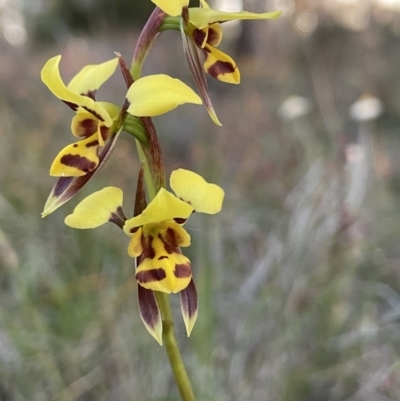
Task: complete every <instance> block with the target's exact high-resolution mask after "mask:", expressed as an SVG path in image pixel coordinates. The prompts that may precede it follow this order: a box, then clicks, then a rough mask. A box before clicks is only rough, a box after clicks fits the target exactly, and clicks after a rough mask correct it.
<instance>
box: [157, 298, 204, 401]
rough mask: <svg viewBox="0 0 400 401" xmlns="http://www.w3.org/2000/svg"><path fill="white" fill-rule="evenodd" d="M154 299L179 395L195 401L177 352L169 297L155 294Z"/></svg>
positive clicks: (179, 353)
mask: <svg viewBox="0 0 400 401" xmlns="http://www.w3.org/2000/svg"><path fill="white" fill-rule="evenodd" d="M156 298H157V302H158V306H159V307H160V310H161V315H162V326H163V339H164V344H165V347H166V349H167V354H168V359H169V363H170V364H171V368H172V370H173V372H174V376H175V380H176V383H177V385H178V388H179V393H180V395H181V398H182V400H183V401H196V397H195V396H194V392H193V388H192V383H191V382H190V379H189V375H188V373H187V370H186V367H185V364H184V362H183V358H182V354H181V351H180V350H179V345H178V341H177V340H176V335H175V329H174V321H173V318H172V311H171V306H170V302H169V297H168V295H167V294H164V293H162V292H157V293H156Z"/></svg>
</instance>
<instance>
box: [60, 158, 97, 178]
mask: <svg viewBox="0 0 400 401" xmlns="http://www.w3.org/2000/svg"><path fill="white" fill-rule="evenodd" d="M60 162H61V164H64V166H69V167H75V168H77V169H78V170H81V171H83V172H84V173H88V172H89V171H92V170H93V169H95V168H96V163H95V162H93V161H91V160H89V159H87V158H86V157H82V156H79V155H71V154H68V155H64V156H63V157H62V158H61V160H60Z"/></svg>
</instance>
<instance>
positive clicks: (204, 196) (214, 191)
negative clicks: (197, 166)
mask: <svg viewBox="0 0 400 401" xmlns="http://www.w3.org/2000/svg"><path fill="white" fill-rule="evenodd" d="M170 185H171V188H172V189H173V191H174V192H175V195H174V194H173V193H172V192H169V191H167V190H166V189H165V188H161V189H160V190H159V192H158V193H157V195H156V196H155V198H154V199H153V200H152V201H151V202H150V203H149V204H148V205H147V207H146V208H145V209H144V210H143V211H142V212H141V213H140V214H139V215H137V216H135V217H133V218H131V219H128V220H127V219H126V217H125V215H124V213H123V211H122V200H123V199H122V191H121V190H120V189H119V188H116V187H107V188H104V189H102V190H100V191H98V192H95V193H93V194H92V195H90V196H88V197H87V198H85V199H84V200H83V201H82V202H81V203H80V204H79V205H78V206H77V207H76V208H75V210H74V212H73V213H72V214H70V215H69V216H67V217H66V219H65V224H67V225H68V226H70V227H73V228H80V229H86V228H95V227H98V226H100V225H102V224H104V223H106V222H113V223H115V224H117V225H118V226H119V227H123V230H124V232H125V234H127V235H128V236H130V237H131V240H130V243H129V246H128V254H129V255H130V256H131V257H133V258H136V259H137V269H136V280H137V281H138V284H139V286H140V287H142V289H141V290H140V293H139V305H140V310H141V316H142V320H143V321H144V323H145V325H146V328H147V329H148V330H149V332H150V333H151V334H152V335H153V337H154V338H156V340H157V341H159V342H160V341H161V340H160V339H161V335H160V331H159V330H160V327H162V325H161V326H160V324H161V321H160V320H159V319H158V317H157V315H156V312H155V309H156V308H155V304H156V300H155V298H154V299H153V298H152V296H151V295H150V294H148V293H147V292H146V291H143V289H145V290H148V291H160V292H164V293H168V294H170V293H177V292H181V309H182V314H183V318H184V322H185V326H186V330H187V333H188V335H190V332H191V330H192V328H193V326H194V323H195V321H196V318H197V293H196V287H195V284H194V281H193V278H192V269H191V263H190V261H189V259H188V258H187V257H186V256H184V255H183V254H182V252H181V250H180V248H181V247H187V246H189V245H190V236H189V234H188V233H187V232H186V230H185V229H184V228H183V227H182V225H183V224H184V223H185V222H186V221H187V219H188V218H189V216H190V215H191V214H192V213H193V212H194V211H196V212H200V213H207V214H215V213H218V212H219V211H220V210H221V206H222V202H223V198H224V191H223V190H222V189H221V188H220V187H219V186H217V185H215V184H210V183H207V182H206V181H205V180H204V179H203V178H202V177H201V176H199V175H198V174H196V173H194V172H192V171H188V170H184V169H178V170H175V171H173V172H172V174H171V178H170ZM144 300H147V301H148V302H150V305H151V309H152V312H150V311H148V310H147V309H146V308H147V306H146V302H147V301H146V302H145V301H144Z"/></svg>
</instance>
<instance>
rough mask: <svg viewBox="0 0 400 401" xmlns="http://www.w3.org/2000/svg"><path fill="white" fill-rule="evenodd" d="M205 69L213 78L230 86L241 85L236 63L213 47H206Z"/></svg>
mask: <svg viewBox="0 0 400 401" xmlns="http://www.w3.org/2000/svg"><path fill="white" fill-rule="evenodd" d="M203 51H204V55H205V61H204V69H205V71H206V72H207V73H208V74H210V75H211V76H212V77H213V78H215V79H218V80H219V81H222V82H226V83H229V84H239V83H240V72H239V69H238V68H237V66H236V63H235V62H234V61H233V60H232V59H231V58H230V57H229V56H228V55H227V54H225V53H224V52H222V51H221V50H218V49H216V48H215V47H213V46H209V45H205V46H204V49H203Z"/></svg>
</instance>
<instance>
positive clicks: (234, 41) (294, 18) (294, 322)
mask: <svg viewBox="0 0 400 401" xmlns="http://www.w3.org/2000/svg"><path fill="white" fill-rule="evenodd" d="M27 3H29V4H27ZM129 3H131V4H132V11H130V8H129V6H130V5H129ZM136 3H137V4H136ZM148 3H150V2H147V1H146V2H145V1H141V2H122V1H121V2H105V1H104V2H94V1H92V2H90V1H87V2H80V1H79V2H78V1H76V2H73V1H70V2H66V1H59V2H58V1H53V2H44V1H43V2H39V1H36V2H33V1H32V2H26V3H22V2H7V1H4V2H2V3H1V4H2V6H4V5H5V6H4V7H3V8H2V9H1V12H2V16H3V19H2V25H1V28H2V30H3V33H4V37H1V39H0V51H1V63H0V86H1V91H0V138H1V146H0V160H1V165H2V169H1V171H0V287H1V292H0V400H5V401H25V400H26V401H42V400H65V401H75V400H76V401H106V400H107V401H110V400H118V401H125V400H126V401H128V400H129V401H142V400H153V401H155V400H157V401H171V400H176V399H177V397H178V395H177V391H176V389H175V384H174V382H173V380H172V376H171V372H170V369H169V367H168V363H167V358H166V355H165V353H164V350H163V349H162V348H160V347H159V346H158V345H157V343H156V342H155V341H154V340H153V339H152V338H151V337H150V336H149V335H148V333H147V332H146V330H145V328H144V327H143V325H142V323H141V321H140V318H139V315H138V312H137V302H136V286H135V283H134V280H133V275H134V274H133V273H134V272H133V269H134V266H133V260H132V259H130V258H129V257H128V256H127V254H126V246H127V238H125V237H124V236H123V235H122V233H121V232H119V230H118V229H117V228H115V227H114V226H106V227H103V228H100V229H97V230H90V231H76V230H72V229H70V228H68V227H66V226H64V224H63V219H64V216H65V215H66V214H68V213H70V211H71V210H72V209H73V207H74V205H76V204H77V202H78V200H79V199H82V197H83V196H85V195H87V194H89V193H91V192H92V191H94V190H97V189H100V188H102V187H104V186H106V185H115V186H121V187H122V188H123V189H124V191H125V192H126V196H125V205H126V210H129V209H132V208H133V193H134V187H135V178H134V177H135V176H136V173H137V169H138V163H137V157H136V154H135V147H134V143H133V141H132V138H131V137H130V136H129V135H125V136H123V137H122V138H121V139H120V141H119V142H118V144H117V147H116V149H115V151H114V153H113V155H112V157H111V159H110V161H109V162H108V164H107V165H106V167H105V168H104V169H103V170H102V171H101V173H99V174H98V175H97V176H96V177H95V178H94V179H93V180H92V181H91V182H90V184H89V185H88V186H87V187H85V189H84V190H83V191H82V193H81V194H78V195H77V197H76V198H74V199H73V200H72V201H70V202H69V203H68V204H67V205H65V207H63V208H61V209H60V210H59V211H57V212H55V213H54V214H53V215H51V216H49V217H47V218H46V219H40V212H41V211H42V208H43V204H44V202H45V200H46V198H47V195H48V193H49V192H50V189H51V186H52V185H53V183H54V179H52V178H50V177H49V176H48V169H49V166H50V163H51V162H52V160H53V158H54V157H55V155H56V154H57V152H58V151H59V150H60V149H61V148H62V147H63V146H65V145H66V144H68V143H69V142H70V140H71V138H72V137H71V136H70V135H71V134H70V129H69V124H70V119H71V117H72V112H71V111H70V110H69V109H68V108H67V107H66V106H65V105H64V104H62V102H60V101H58V100H57V99H56V98H54V97H53V96H52V95H51V93H49V92H48V91H47V89H46V88H45V87H44V85H43V84H42V83H41V82H40V79H39V75H40V69H41V67H42V66H43V64H44V63H45V61H46V60H47V59H48V58H49V57H50V56H52V55H55V54H63V58H62V72H63V76H64V77H66V79H68V78H70V77H72V76H73V75H74V74H75V73H76V72H77V70H79V69H80V68H81V67H82V66H83V65H85V64H88V63H96V62H101V61H104V60H106V59H110V58H112V57H113V52H114V51H119V52H121V53H122V54H123V56H124V57H125V58H126V60H127V62H129V61H130V57H131V54H132V52H133V48H134V45H135V42H136V38H137V35H138V33H139V29H140V26H139V25H135V24H134V23H133V22H132V25H130V24H129V23H128V22H129V21H131V18H132V21H134V18H136V15H139V14H140V12H142V16H145V15H147V14H146V13H148V12H149V10H150V9H151V7H149V6H148ZM315 3H317V4H315ZM386 3H387V4H389V3H388V2H386ZM32 4H36V5H37V7H36V8H35V9H33V8H32V7H33V6H32ZM139 4H140V6H141V7H143V10H142V11H136V10H135V9H134V6H138V5H139ZM142 4H143V5H142ZM393 4H395V3H393ZM16 5H19V7H20V8H19V10H20V12H21V14H20V17H19V18H22V21H25V22H26V24H25V25H24V26H23V29H26V30H27V31H26V32H27V36H26V41H25V42H24V41H16V40H15V36H12V33H13V32H14V34H17V35H20V34H21V31H20V30H18V29H17V28H16V27H15V26H14V28H13V29H14V31H12V30H11V31H10V30H8V31H7V29H9V28H10V26H11V25H10V21H8V22H7V21H6V20H5V17H4V16H6V15H10V10H11V11H12V10H14V8H13V7H16ZM114 5H115V7H117V8H114ZM264 5H265V4H264V2H255V1H248V2H247V3H246V4H245V8H247V9H253V10H257V11H260V10H261V9H262V8H263V6H264ZM266 5H267V7H268V9H269V10H272V9H276V8H279V7H281V8H282V9H283V10H284V16H283V17H282V18H281V19H280V20H277V21H271V22H254V23H253V24H252V25H248V24H245V25H243V30H242V32H241V33H240V32H239V34H238V35H237V31H235V28H234V27H227V30H226V31H227V32H226V33H227V34H229V32H228V30H229V31H230V32H231V33H232V37H231V40H230V41H228V43H225V49H226V50H228V51H230V53H231V54H232V55H235V54H236V57H235V59H236V61H237V63H238V65H239V67H240V69H241V73H242V84H241V85H240V86H235V87H232V86H227V85H224V84H221V83H218V82H210V90H211V92H212V98H213V101H214V105H215V108H216V110H217V113H218V114H219V117H220V120H221V121H222V123H223V124H224V125H223V127H222V128H218V127H215V126H213V124H212V123H211V121H210V120H209V118H208V116H207V113H206V112H205V111H204V110H203V109H201V108H199V107H194V106H185V107H184V108H180V109H178V110H175V111H174V112H172V113H170V114H169V115H167V116H163V117H160V118H157V119H155V123H156V125H157V127H158V129H159V135H160V139H161V142H162V146H163V149H164V152H165V157H166V165H167V166H166V167H167V170H168V171H171V170H172V169H174V168H177V167H185V168H190V169H193V170H195V171H198V172H201V173H204V175H205V176H206V178H208V179H209V180H211V181H214V182H218V183H219V184H220V185H221V186H222V187H224V189H225V191H226V202H225V205H224V209H223V211H222V213H220V215H219V216H218V217H216V218H215V217H213V218H212V219H211V218H210V219H207V217H204V216H202V219H196V216H194V218H193V219H191V221H190V224H189V227H187V228H188V229H189V230H190V234H191V236H192V246H191V247H190V249H189V255H188V256H189V257H190V258H191V260H192V264H193V267H194V274H195V278H196V282H197V285H198V290H199V297H200V315H199V319H198V321H197V324H196V327H195V329H194V331H193V334H192V337H191V338H190V339H188V338H186V335H185V334H184V333H185V332H184V328H183V324H182V322H181V321H180V313H179V304H178V300H177V299H176V297H173V301H174V302H173V303H174V307H175V311H176V314H175V316H176V322H177V330H178V335H179V340H180V344H181V345H182V347H183V352H184V358H185V360H186V361H187V364H188V369H189V372H190V374H191V376H192V378H193V382H194V386H195V389H196V393H197V394H198V399H199V400H210V401H211V400H213V401H214V400H218V401H225V400H226V401H231V400H235V401H236V400H237V401H239V400H242V401H248V400H255V401H264V400H266V401H343V400H348V401H389V400H391V401H396V400H399V399H400V363H399V355H400V351H399V346H400V334H399V333H400V327H399V323H400V282H399V279H400V246H399V240H400V235H399V234H400V219H399V214H400V213H399V205H400V200H399V199H400V198H399V196H400V163H399V157H398V154H399V152H400V136H399V126H400V101H399V99H400V81H399V80H398V79H397V75H398V69H399V65H400V61H399V57H400V41H399V36H400V14H399V13H398V12H397V11H396V10H395V9H388V8H384V7H383V6H379V4H378V2H375V3H373V2H363V1H359V2H356V1H354V2H343V1H341V2H334V1H333V0H332V1H330V2H324V1H321V2H312V1H306V0H304V1H290V0H281V1H268V2H267V4H266ZM6 6H7V7H8V8H7V7H6ZM127 6H128V8H126V9H125V8H123V7H127ZM118 10H119V11H118ZM120 10H124V11H123V12H121V11H120ZM136 13H137V14H136ZM77 15H78V16H79V18H78V17H76V16H77ZM23 16H25V20H24V19H23ZM142 16H141V17H140V19H141V20H143V19H142ZM10 18H11V17H10ZM13 21H14V22H15V21H16V20H13ZM19 21H21V20H19ZM43 21H47V24H48V25H47V26H48V29H42V28H41V27H42V26H43ZM82 21H83V22H82ZM7 24H8V25H7ZM7 27H8V28H7ZM39 31H40V32H42V33H41V35H36V36H34V35H33V34H34V32H39ZM10 32H11V33H10ZM235 34H236V36H235ZM7 35H8V36H7ZM10 35H11V36H10ZM227 36H228V35H227ZM21 37H22V39H23V38H24V36H23V35H22V36H19V38H21ZM10 38H11V39H10ZM13 38H14V40H13ZM34 38H35V39H34ZM49 38H50V40H48V39H49ZM31 39H32V40H31ZM49 43H52V44H51V45H50V44H49ZM183 59H184V58H183V54H182V50H181V47H180V38H179V34H177V33H176V32H167V33H164V34H163V35H161V37H160V40H159V42H158V43H157V44H156V46H155V47H154V49H153V53H152V54H151V56H150V58H149V60H148V63H147V64H146V67H145V72H146V73H152V72H165V73H169V74H171V75H173V76H176V77H180V78H181V79H183V80H184V81H186V82H188V83H190V82H191V81H190V74H189V73H188V70H187V69H186V68H185V66H184V62H183ZM177 60H178V62H177ZM124 91H125V89H124V84H123V82H122V78H121V76H119V75H118V73H117V74H116V75H115V76H114V77H113V78H112V80H111V81H110V82H108V83H107V84H106V85H105V86H104V88H102V89H101V90H100V93H99V97H100V98H101V99H102V100H108V101H114V102H116V103H119V104H122V101H123V98H124ZM294 95H296V96H297V97H294V98H293V97H292V96H294ZM361 95H369V96H374V97H376V98H378V99H380V102H381V104H382V106H383V108H382V110H383V112H382V114H381V115H379V114H380V112H379V110H378V111H377V110H376V107H375V112H376V113H375V116H372V114H373V111H374V110H372V112H371V110H370V109H368V108H367V110H364V109H362V110H361V112H359V114H357V113H356V114H354V112H353V117H355V118H356V119H355V120H354V119H352V118H351V117H350V112H349V109H350V107H351V105H352V104H354V102H355V101H356V100H357V99H358V98H359V97H360V96H361ZM299 96H300V97H301V98H299ZM377 104H378V105H379V103H377V102H376V103H375V106H376V105H377ZM363 105H364V106H363ZM370 105H371V103H370ZM361 107H365V103H361ZM378 108H379V107H378ZM353 111H354V108H353ZM360 113H361V114H360ZM362 113H364V114H362ZM368 113H369V114H370V117H371V116H372V117H371V118H370V119H368V118H367V119H366V118H365V115H368ZM363 116H364V117H363Z"/></svg>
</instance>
